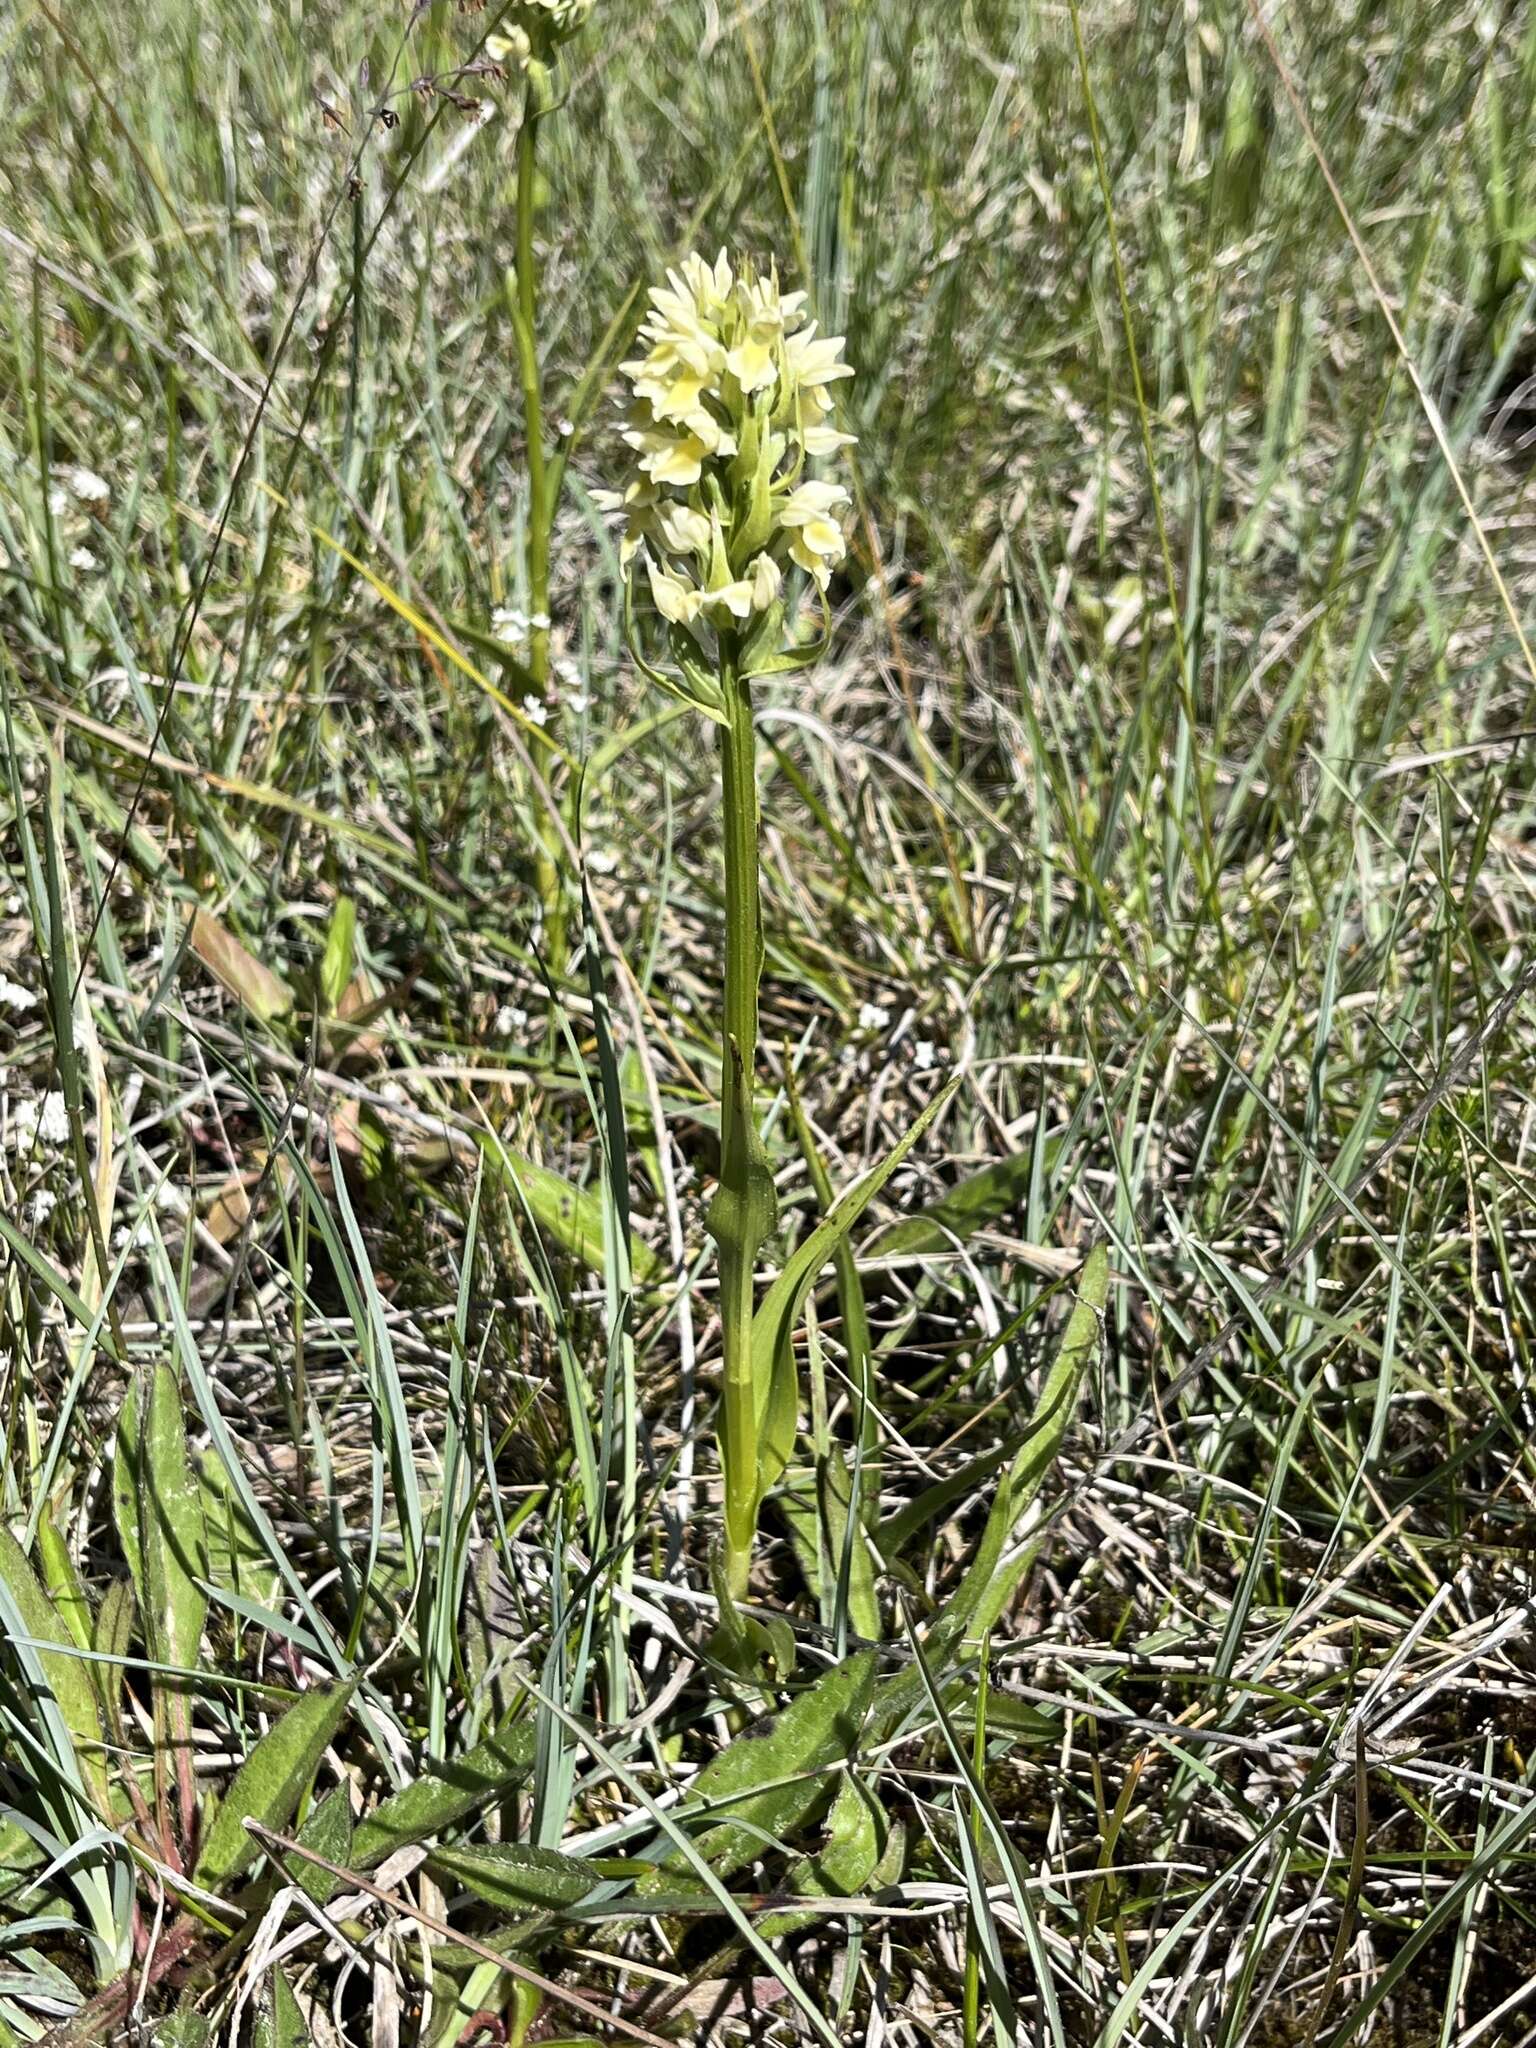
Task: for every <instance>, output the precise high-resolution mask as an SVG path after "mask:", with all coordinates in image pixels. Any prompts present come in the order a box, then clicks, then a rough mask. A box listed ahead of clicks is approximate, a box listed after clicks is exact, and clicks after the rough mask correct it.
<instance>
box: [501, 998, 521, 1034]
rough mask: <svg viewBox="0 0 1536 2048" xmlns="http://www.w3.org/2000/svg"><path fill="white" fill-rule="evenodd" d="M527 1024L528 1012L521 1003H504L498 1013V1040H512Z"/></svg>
mask: <svg viewBox="0 0 1536 2048" xmlns="http://www.w3.org/2000/svg"><path fill="white" fill-rule="evenodd" d="M527 1022H528V1012H527V1011H526V1010H525V1009H524V1008H523V1007H522V1005H521V1004H520V1003H503V1004H502V1006H501V1008H500V1009H499V1010H498V1011H497V1012H496V1035H497V1037H498V1038H511V1037H512V1036H513V1035H514V1033H516V1032H519V1031H521V1030H522V1029H523V1027H524V1025H525V1024H526V1023H527Z"/></svg>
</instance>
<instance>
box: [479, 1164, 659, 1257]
mask: <svg viewBox="0 0 1536 2048" xmlns="http://www.w3.org/2000/svg"><path fill="white" fill-rule="evenodd" d="M485 1156H486V1158H487V1159H488V1160H490V1161H491V1162H492V1164H493V1165H496V1166H498V1167H500V1168H501V1169H502V1171H503V1172H504V1173H508V1174H510V1175H511V1177H512V1179H513V1180H514V1181H515V1182H516V1183H517V1187H518V1190H519V1192H520V1193H521V1195H522V1197H523V1200H524V1201H525V1202H526V1203H527V1205H528V1213H529V1214H530V1215H531V1216H532V1218H533V1220H534V1222H535V1223H536V1224H537V1225H538V1226H539V1228H540V1229H541V1230H542V1231H543V1232H544V1234H545V1235H546V1236H547V1237H552V1238H553V1239H554V1241H555V1243H556V1244H558V1245H559V1246H560V1248H561V1250H562V1251H566V1252H569V1253H570V1255H571V1257H572V1258H573V1259H575V1261H576V1262H577V1264H578V1265H581V1266H585V1267H586V1269H587V1271H588V1272H589V1273H596V1274H597V1275H598V1276H599V1278H601V1277H602V1274H603V1270H604V1258H603V1200H602V1196H601V1195H600V1194H599V1193H598V1192H597V1191H596V1190H595V1189H592V1188H579V1187H577V1186H576V1185H575V1183H574V1182H572V1181H568V1180H567V1179H566V1178H565V1176H564V1175H563V1174H559V1173H555V1172H554V1171H553V1170H552V1169H551V1168H550V1167H547V1166H536V1165H535V1164H534V1162H533V1161H532V1160H531V1159H524V1158H523V1156H522V1155H521V1153H518V1152H512V1151H509V1150H508V1148H507V1147H506V1146H505V1145H501V1144H498V1143H496V1142H495V1141H494V1140H491V1141H487V1143H486V1145H485ZM629 1257H630V1270H631V1271H632V1272H633V1274H634V1277H635V1279H636V1280H638V1281H645V1282H652V1281H655V1280H657V1279H659V1278H660V1277H661V1276H662V1271H663V1268H662V1264H661V1261H660V1260H659V1259H658V1258H657V1256H656V1254H655V1253H654V1252H653V1251H652V1250H651V1248H650V1246H649V1245H648V1244H646V1243H645V1242H644V1241H643V1240H642V1239H640V1238H631V1240H630V1248H629Z"/></svg>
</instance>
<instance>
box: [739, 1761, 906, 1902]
mask: <svg viewBox="0 0 1536 2048" xmlns="http://www.w3.org/2000/svg"><path fill="white" fill-rule="evenodd" d="M886 1832H887V1822H886V1817H885V1809H884V1807H882V1806H881V1804H880V1802H879V1800H878V1799H877V1798H876V1797H875V1795H874V1793H873V1792H871V1791H870V1789H869V1787H868V1786H867V1785H866V1784H864V1782H863V1781H862V1780H861V1779H859V1778H857V1777H855V1776H854V1775H853V1773H852V1772H851V1771H850V1772H849V1773H847V1775H845V1777H844V1778H843V1781H842V1783H841V1784H840V1785H839V1786H838V1788H837V1797H836V1798H835V1799H834V1800H833V1802H832V1811H831V1812H830V1813H829V1814H828V1815H827V1839H826V1843H825V1845H824V1846H823V1847H822V1848H821V1849H820V1850H819V1851H818V1852H817V1853H816V1855H814V1856H802V1857H801V1858H800V1860H799V1862H798V1863H796V1864H794V1865H793V1866H792V1868H791V1869H790V1872H789V1874H788V1876H787V1877H786V1878H785V1880H784V1889H785V1891H788V1892H799V1893H800V1894H802V1896H804V1897H806V1898H834V1899H851V1898H854V1897H856V1896H857V1894H858V1893H860V1892H862V1891H863V1890H864V1889H865V1887H866V1886H867V1885H868V1883H869V1881H870V1879H871V1877H872V1876H873V1875H874V1873H875V1870H876V1868H877V1867H878V1865H879V1862H880V1857H881V1854H882V1852H883V1850H884V1848H885V1841H886ZM818 1917H819V1916H818V1915H816V1914H814V1913H795V1912H789V1913H772V1914H770V1915H769V1916H768V1918H767V1919H765V1920H763V1921H761V1922H759V1925H758V1932H759V1933H760V1934H761V1935H762V1937H763V1939H764V1940H765V1941H776V1940H777V1939H778V1938H779V1937H780V1936H781V1935H785V1934H791V1933H793V1932H794V1930H795V1929H796V1928H797V1927H804V1926H805V1925H806V1924H807V1923H808V1922H809V1921H811V1920H814V1919H816V1918H818Z"/></svg>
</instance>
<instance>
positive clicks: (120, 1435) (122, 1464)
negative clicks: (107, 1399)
mask: <svg viewBox="0 0 1536 2048" xmlns="http://www.w3.org/2000/svg"><path fill="white" fill-rule="evenodd" d="M139 1387H140V1381H139V1377H138V1375H135V1376H134V1378H133V1379H131V1380H130V1381H129V1383H128V1391H127V1393H126V1394H124V1396H123V1405H122V1407H121V1408H120V1409H119V1410H118V1416H117V1442H116V1448H115V1449H114V1451H113V1454H112V1519H113V1521H114V1523H115V1524H116V1527H117V1547H118V1549H119V1550H120V1551H121V1552H122V1554H123V1562H124V1563H125V1564H126V1565H127V1567H128V1571H129V1575H130V1576H131V1578H132V1580H133V1590H134V1592H135V1593H137V1595H138V1597H139V1604H140V1605H141V1606H143V1605H144V1604H145V1602H146V1600H147V1599H148V1590H147V1588H146V1586H145V1583H144V1537H143V1528H144V1511H143V1505H142V1503H141V1501H140V1497H139V1496H140V1491H141V1462H142V1461H141V1446H140V1441H139V1435H140V1432H139V1406H140V1401H139Z"/></svg>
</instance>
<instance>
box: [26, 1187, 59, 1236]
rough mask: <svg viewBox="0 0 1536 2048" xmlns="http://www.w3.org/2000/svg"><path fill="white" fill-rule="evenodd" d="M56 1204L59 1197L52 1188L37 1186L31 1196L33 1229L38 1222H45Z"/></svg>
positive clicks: (55, 1207) (57, 1204)
mask: <svg viewBox="0 0 1536 2048" xmlns="http://www.w3.org/2000/svg"><path fill="white" fill-rule="evenodd" d="M58 1206H59V1198H58V1196H57V1195H56V1194H55V1193H54V1192H53V1190H52V1188H39V1189H38V1191H37V1193H36V1194H35V1195H34V1196H33V1197H32V1227H33V1229H34V1230H35V1229H36V1228H37V1226H38V1225H39V1224H40V1223H46V1222H47V1221H48V1218H49V1217H50V1216H51V1215H52V1214H53V1212H54V1210H55V1209H57V1207H58Z"/></svg>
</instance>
